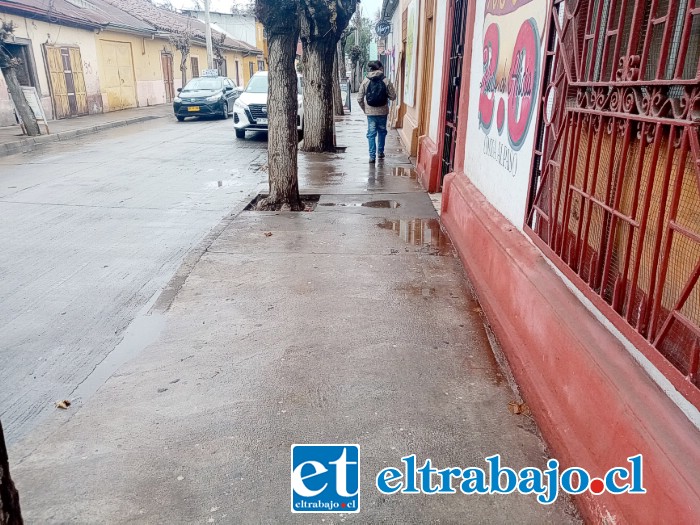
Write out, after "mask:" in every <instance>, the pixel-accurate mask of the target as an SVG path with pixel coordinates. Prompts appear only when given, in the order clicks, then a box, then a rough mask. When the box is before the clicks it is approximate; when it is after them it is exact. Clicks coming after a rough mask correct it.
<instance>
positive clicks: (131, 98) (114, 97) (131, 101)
mask: <svg viewBox="0 0 700 525" xmlns="http://www.w3.org/2000/svg"><path fill="white" fill-rule="evenodd" d="M101 44H102V46H101V47H102V58H103V63H104V75H103V81H104V84H103V88H102V89H104V90H105V91H106V93H107V105H108V107H109V110H110V111H115V110H119V109H127V108H135V107H136V82H135V80H134V65H133V62H132V58H131V44H130V43H129V42H113V41H110V40H102V41H101Z"/></svg>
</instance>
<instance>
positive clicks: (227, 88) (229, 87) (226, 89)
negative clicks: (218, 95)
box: [224, 86, 233, 92]
mask: <svg viewBox="0 0 700 525" xmlns="http://www.w3.org/2000/svg"><path fill="white" fill-rule="evenodd" d="M224 91H226V92H229V91H233V88H232V87H231V86H226V87H225V88H224Z"/></svg>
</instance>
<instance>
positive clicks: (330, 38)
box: [297, 0, 358, 151]
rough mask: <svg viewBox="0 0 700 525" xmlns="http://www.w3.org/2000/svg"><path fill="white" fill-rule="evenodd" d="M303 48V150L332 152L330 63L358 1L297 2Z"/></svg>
mask: <svg viewBox="0 0 700 525" xmlns="http://www.w3.org/2000/svg"><path fill="white" fill-rule="evenodd" d="M297 1H298V3H299V27H300V31H301V42H302V46H303V48H304V59H305V60H306V64H305V66H306V67H305V68H304V71H305V73H304V147H303V149H304V151H334V150H335V144H333V64H334V62H335V59H336V55H337V45H338V41H339V40H340V37H341V36H342V34H343V31H345V28H346V27H347V26H348V23H349V22H350V18H351V17H352V15H353V13H354V12H355V8H356V7H357V1H358V0H297Z"/></svg>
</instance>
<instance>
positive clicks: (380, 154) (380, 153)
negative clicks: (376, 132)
mask: <svg viewBox="0 0 700 525" xmlns="http://www.w3.org/2000/svg"><path fill="white" fill-rule="evenodd" d="M378 157H379V158H380V159H383V158H384V152H383V151H380V152H379V155H378Z"/></svg>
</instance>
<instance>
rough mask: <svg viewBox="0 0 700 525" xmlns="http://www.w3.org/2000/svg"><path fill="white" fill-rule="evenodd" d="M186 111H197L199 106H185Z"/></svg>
mask: <svg viewBox="0 0 700 525" xmlns="http://www.w3.org/2000/svg"><path fill="white" fill-rule="evenodd" d="M187 111H191V112H194V111H199V106H190V107H188V108H187Z"/></svg>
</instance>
